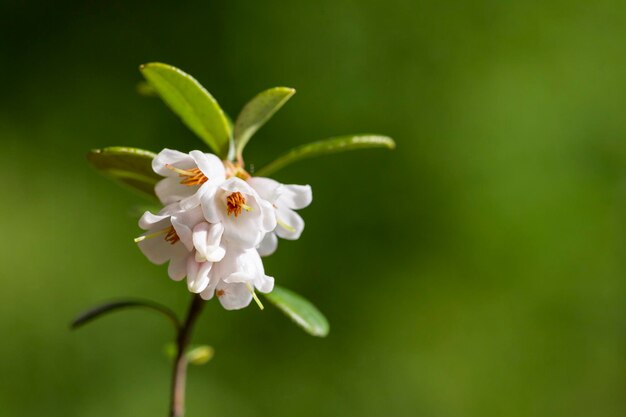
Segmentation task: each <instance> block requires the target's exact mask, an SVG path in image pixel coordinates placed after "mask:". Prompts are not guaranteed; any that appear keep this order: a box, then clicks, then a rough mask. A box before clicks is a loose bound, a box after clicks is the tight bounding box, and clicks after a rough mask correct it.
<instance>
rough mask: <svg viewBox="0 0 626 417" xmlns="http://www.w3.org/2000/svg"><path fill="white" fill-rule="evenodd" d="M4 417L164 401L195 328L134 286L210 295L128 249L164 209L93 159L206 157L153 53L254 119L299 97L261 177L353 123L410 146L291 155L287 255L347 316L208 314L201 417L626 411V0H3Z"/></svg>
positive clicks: (275, 268)
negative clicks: (308, 189) (257, 111)
mask: <svg viewBox="0 0 626 417" xmlns="http://www.w3.org/2000/svg"><path fill="white" fill-rule="evenodd" d="M0 21H1V22H2V24H0V63H1V65H0V80H2V88H1V90H0V141H1V142H0V143H1V144H2V150H1V151H0V178H2V180H1V184H2V197H1V198H2V204H0V218H1V219H2V220H1V221H0V222H1V223H0V224H1V231H2V232H1V233H2V238H1V239H0V254H1V255H0V256H1V258H2V261H1V262H0V273H1V278H0V332H1V334H2V337H1V340H2V341H1V343H0V415H2V416H27V417H30V416H37V417H40V416H63V417H88V416H89V417H98V416H102V417H105V416H106V417H109V416H133V417H135V416H159V415H161V416H163V415H165V414H166V408H167V403H168V389H169V378H170V364H169V362H168V359H167V358H166V357H165V356H164V355H163V353H162V351H163V346H164V345H166V344H167V343H168V342H169V341H170V340H171V338H172V331H171V329H170V327H169V326H168V324H167V323H166V322H165V321H164V320H162V318H161V317H158V316H155V315H153V314H151V313H148V312H143V311H132V312H127V313H120V314H117V315H111V316H108V317H106V318H103V319H102V320H100V321H98V322H96V323H94V324H92V325H90V326H88V327H86V328H83V329H81V330H79V331H76V332H70V331H69V330H68V323H69V321H70V320H71V318H72V317H73V316H74V315H75V314H76V313H77V312H79V311H80V310H82V309H84V308H87V307H89V306H91V305H93V304H95V303H98V302H100V301H103V300H109V299H112V298H115V297H120V296H139V297H146V298H152V299H155V300H158V301H161V302H163V303H165V304H168V305H170V306H172V307H173V308H174V309H176V310H177V311H179V312H182V311H183V310H184V309H185V308H186V304H187V301H188V294H187V292H186V289H185V287H184V285H183V284H178V283H175V282H172V281H170V280H169V279H168V278H167V276H166V271H165V268H164V267H157V266H154V265H151V264H150V263H149V262H148V261H147V260H146V259H145V258H144V257H143V256H142V255H141V254H140V252H139V251H138V250H137V248H136V247H135V244H134V243H133V240H132V238H133V237H135V236H136V235H137V234H138V232H139V230H138V229H137V226H136V220H137V218H136V217H137V215H136V213H135V212H134V211H133V210H134V209H133V207H136V206H137V205H140V204H142V203H143V202H144V201H143V200H142V199H141V197H139V196H138V195H135V194H133V193H131V192H128V191H127V190H124V189H121V188H119V187H118V186H116V185H115V184H114V183H111V182H109V181H108V180H107V179H105V178H104V177H102V176H100V175H99V174H98V173H96V172H95V171H93V170H92V169H91V168H90V167H89V166H88V164H87V162H86V160H85V158H84V155H85V152H86V151H87V150H89V149H91V148H97V147H104V146H110V145H128V146H136V147H140V148H146V149H151V150H155V151H158V150H160V149H161V148H163V147H175V148H178V149H181V150H191V149H194V148H197V147H199V146H202V145H201V142H199V141H198V140H197V139H196V138H195V137H194V136H193V134H192V133H191V132H190V131H188V130H187V129H186V128H185V126H183V124H182V123H180V122H179V120H177V118H176V117H175V116H174V115H173V114H172V113H171V112H170V111H169V110H168V109H167V108H166V107H165V106H164V105H163V103H162V102H161V101H160V100H159V99H156V98H146V97H142V96H140V95H138V94H136V85H137V83H138V82H139V81H140V80H141V76H140V74H139V72H138V70H137V69H138V65H139V64H141V63H144V62H150V61H162V62H167V63H171V64H174V65H176V66H178V67H180V68H182V69H184V70H186V71H188V72H189V73H191V74H193V75H194V76H195V77H196V78H198V79H199V80H200V81H201V82H202V83H203V84H204V85H205V86H206V87H207V88H208V89H209V90H210V91H211V92H212V93H213V94H214V96H215V97H216V98H217V99H218V100H219V102H220V103H221V105H222V107H223V108H224V109H225V110H226V111H227V112H228V113H229V114H230V115H231V116H233V115H236V113H237V112H238V110H239V109H240V108H241V106H242V105H243V104H244V103H245V102H246V101H247V100H248V99H249V98H250V97H252V96H253V95H254V94H256V93H257V92H258V91H260V90H262V89H264V88H267V87H271V86H275V85H286V86H292V87H295V88H296V89H297V90H298V93H297V94H296V96H295V97H294V98H293V99H292V100H291V101H290V102H289V103H288V104H287V105H286V106H285V107H284V108H283V109H282V110H281V111H280V112H279V113H278V114H277V115H276V116H275V117H274V118H273V119H272V120H271V121H270V123H269V124H267V125H266V126H265V127H264V128H263V129H262V130H261V131H259V132H258V133H257V135H256V136H255V138H254V139H253V141H252V142H251V144H250V145H249V147H248V152H247V161H248V162H251V163H253V164H254V165H255V166H257V167H259V166H262V165H263V164H264V163H267V162H268V161H270V160H271V159H272V158H273V157H274V156H276V155H277V154H279V153H281V152H283V151H284V150H286V149H288V148H290V147H293V146H295V145H299V144H303V143H306V142H309V141H313V140H317V139H321V138H325V137H328V136H333V135H337V134H346V133H358V132H378V133H384V134H388V135H390V136H392V137H394V138H395V139H396V141H397V143H398V148H397V150H396V151H394V152H389V151H383V150H371V151H361V152H354V153H351V154H342V155H335V156H328V157H324V158H322V159H316V160H309V161H306V162H303V163H301V164H299V165H297V166H292V167H289V168H288V169H285V170H284V171H281V172H280V173H278V174H277V175H276V177H277V179H279V180H281V181H283V182H295V183H309V184H311V185H312V186H313V190H314V196H315V198H314V203H313V205H312V206H310V207H309V208H307V209H306V210H304V211H303V216H304V218H305V220H306V222H307V229H306V230H305V233H304V235H303V237H302V238H301V239H300V241H298V242H282V243H281V245H280V247H279V251H278V252H277V253H276V254H275V255H274V256H272V257H271V258H270V259H267V261H266V270H267V272H268V273H269V274H271V275H273V276H275V277H276V280H277V282H279V283H280V284H282V285H284V286H286V287H289V288H292V289H294V290H296V291H298V292H300V293H302V294H305V295H306V296H307V297H308V298H309V299H311V300H312V301H313V302H314V303H315V304H316V305H317V306H318V307H319V308H320V309H321V310H322V311H323V312H325V313H326V315H327V316H328V318H329V320H330V322H331V326H332V327H331V333H330V336H329V337H328V338H326V339H316V338H312V337H310V336H308V335H306V334H305V333H304V332H302V331H301V330H300V329H299V328H297V327H296V326H294V325H293V324H292V323H291V322H290V321H289V320H287V319H285V318H284V317H283V316H282V314H281V313H280V312H278V311H277V310H276V309H274V308H272V307H271V306H266V310H265V311H263V312H260V311H259V310H258V309H257V308H256V307H254V306H251V307H250V308H248V309H246V310H243V311H239V312H228V311H224V310H223V309H222V308H220V306H219V305H217V304H216V303H215V302H211V303H210V305H209V306H208V308H207V310H206V311H205V313H204V315H203V316H202V318H201V320H200V322H199V324H198V327H197V332H196V334H195V341H196V342H198V343H208V344H210V345H212V346H213V347H214V348H215V350H216V355H215V358H214V359H213V361H211V362H210V363H209V364H207V365H205V366H203V367H194V368H192V369H191V370H190V375H189V390H188V416H189V417H194V416H198V417H199V416H238V417H247V416H273V417H280V416H290V417H291V416H300V417H309V416H310V417H319V416H342V417H346V416H359V417H363V416H367V417H369V416H372V417H374V416H397V417H403V416H407V417H408V416H433V417H448V416H449V417H464V416H468V417H488V416H494V417H495V416H509V417H516V416H524V417H526V416H585V417H587V416H624V415H626V400H625V396H624V393H625V392H626V360H625V357H624V355H625V352H626V349H625V348H626V314H625V313H626V309H625V303H624V301H625V296H626V285H625V277H626V264H625V262H624V260H625V255H626V241H625V236H626V234H625V232H626V223H625V220H626V181H625V180H626V143H625V141H624V138H625V135H626V118H625V117H624V111H625V110H626V54H625V53H624V41H625V40H626V3H624V2H621V1H604V0H599V1H594V2H589V1H555V0H551V1H527V2H508V1H431V2H428V1H421V0H417V1H416V0H389V1H384V2H381V1H376V0H318V1H314V2H311V1H309V2H286V1H221V2H216V1H186V2H153V1H150V2H149V1H138V2H124V1H75V2H46V1H41V2H35V1H17V0H8V1H7V0H5V1H3V2H2V8H1V9H0Z"/></svg>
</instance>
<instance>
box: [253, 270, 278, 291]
mask: <svg viewBox="0 0 626 417" xmlns="http://www.w3.org/2000/svg"><path fill="white" fill-rule="evenodd" d="M254 286H255V287H256V289H257V290H259V291H261V292H263V293H266V294H267V293H268V292H272V290H273V289H274V277H270V276H268V275H265V274H263V275H261V276H260V277H258V278H257V279H256V280H255V281H254Z"/></svg>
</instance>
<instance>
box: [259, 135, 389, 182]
mask: <svg viewBox="0 0 626 417" xmlns="http://www.w3.org/2000/svg"><path fill="white" fill-rule="evenodd" d="M395 147H396V143H395V142H394V141H393V139H391V138H390V137H387V136H379V135H349V136H339V137H334V138H330V139H326V140H321V141H319V142H313V143H309V144H306V145H302V146H298V147H297V148H294V149H292V150H291V151H289V152H287V153H286V154H284V155H282V156H280V157H278V158H277V159H275V160H274V161H273V162H271V163H270V164H269V165H266V166H264V167H263V168H261V169H260V170H258V171H257V172H256V173H255V174H254V175H257V176H268V175H270V174H272V173H274V172H276V171H278V170H279V169H282V168H284V167H285V166H287V165H289V164H292V163H294V162H297V161H299V160H301V159H306V158H311V157H314V156H320V155H326V154H331V153H337V152H343V151H351V150H354V149H365V148H388V149H394V148H395Z"/></svg>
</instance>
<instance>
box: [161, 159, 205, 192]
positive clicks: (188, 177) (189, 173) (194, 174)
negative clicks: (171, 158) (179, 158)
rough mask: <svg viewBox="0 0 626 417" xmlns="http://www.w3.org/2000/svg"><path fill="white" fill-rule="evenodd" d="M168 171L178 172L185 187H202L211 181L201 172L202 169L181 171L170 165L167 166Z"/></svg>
mask: <svg viewBox="0 0 626 417" xmlns="http://www.w3.org/2000/svg"><path fill="white" fill-rule="evenodd" d="M165 167H166V168H167V169H171V170H172V171H174V172H177V173H178V175H179V176H180V177H181V178H182V180H181V181H180V183H181V184H183V185H188V186H190V187H191V186H193V185H201V184H204V183H205V182H207V181H208V180H209V179H208V178H207V176H206V175H204V172H202V171H201V170H200V168H192V169H188V170H185V169H180V168H176V167H174V166H172V165H170V164H165Z"/></svg>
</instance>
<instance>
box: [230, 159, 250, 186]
mask: <svg viewBox="0 0 626 417" xmlns="http://www.w3.org/2000/svg"><path fill="white" fill-rule="evenodd" d="M224 168H226V178H231V177H237V178H240V179H242V180H244V181H247V180H249V179H250V174H249V173H248V171H246V170H245V169H244V168H243V167H242V166H241V165H240V164H233V163H232V162H230V161H224Z"/></svg>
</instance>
